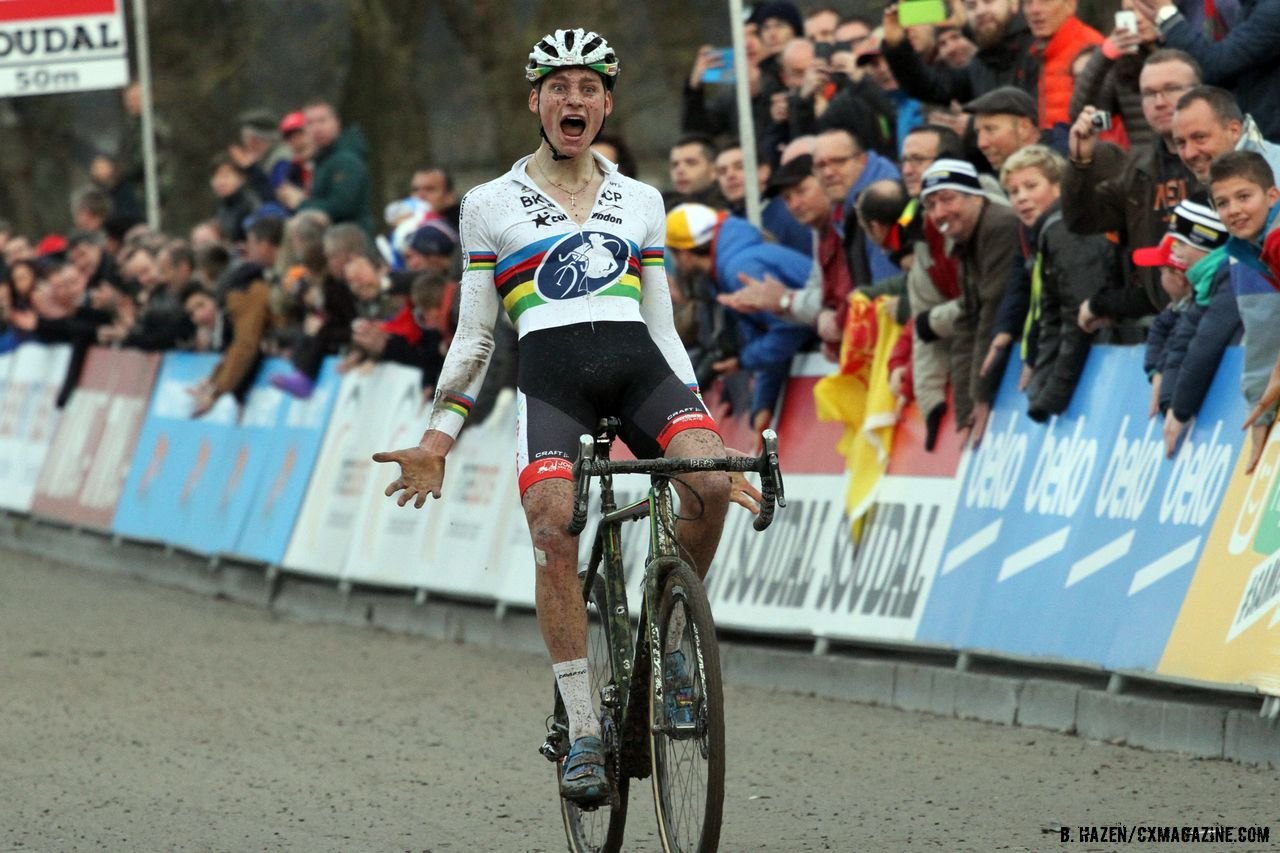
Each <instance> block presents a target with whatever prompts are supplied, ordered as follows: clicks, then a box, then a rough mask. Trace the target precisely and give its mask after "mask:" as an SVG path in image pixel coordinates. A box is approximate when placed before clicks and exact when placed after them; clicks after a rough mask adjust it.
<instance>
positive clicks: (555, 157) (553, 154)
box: [538, 125, 573, 162]
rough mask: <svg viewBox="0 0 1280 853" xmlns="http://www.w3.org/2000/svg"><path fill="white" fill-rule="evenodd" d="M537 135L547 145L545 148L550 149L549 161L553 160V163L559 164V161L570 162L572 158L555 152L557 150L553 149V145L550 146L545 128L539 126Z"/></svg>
mask: <svg viewBox="0 0 1280 853" xmlns="http://www.w3.org/2000/svg"><path fill="white" fill-rule="evenodd" d="M538 133H539V134H541V136H542V139H543V141H545V142H546V143H547V147H548V148H550V149H551V159H552V160H555V161H557V162H559V161H560V160H572V159H573V158H572V157H570V156H569V155H568V154H561V153H560V152H559V151H557V150H556V147H555V146H554V145H552V144H551V138H550V137H548V136H547V129H546V128H545V127H542V126H541V125H539V126H538Z"/></svg>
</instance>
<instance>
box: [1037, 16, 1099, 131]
mask: <svg viewBox="0 0 1280 853" xmlns="http://www.w3.org/2000/svg"><path fill="white" fill-rule="evenodd" d="M1101 43H1102V33H1100V32H1098V31H1097V30H1095V29H1094V28H1093V27H1091V26H1089V25H1088V24H1086V23H1085V22H1084V21H1082V20H1080V19H1079V18H1077V17H1076V16H1075V15H1072V16H1071V17H1069V18H1067V19H1066V20H1065V21H1063V22H1062V25H1061V26H1059V27H1058V30H1057V32H1055V33H1054V34H1053V35H1052V36H1051V37H1050V38H1049V41H1048V42H1046V43H1045V44H1044V45H1039V44H1037V45H1036V46H1035V47H1034V48H1033V50H1032V55H1035V56H1039V57H1040V58H1041V60H1042V61H1043V63H1044V64H1043V65H1042V66H1041V68H1040V83H1039V89H1038V98H1037V103H1038V104H1039V105H1040V129H1041V130H1049V129H1051V128H1052V127H1054V126H1055V125H1065V124H1067V123H1069V122H1070V121H1071V118H1070V110H1069V109H1068V107H1069V106H1070V104H1071V90H1072V88H1073V87H1074V86H1075V76H1074V75H1072V73H1071V63H1073V62H1075V61H1076V57H1077V56H1079V55H1080V51H1082V50H1084V49H1085V48H1086V47H1091V46H1093V45H1095V44H1101Z"/></svg>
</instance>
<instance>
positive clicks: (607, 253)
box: [533, 231, 631, 299]
mask: <svg viewBox="0 0 1280 853" xmlns="http://www.w3.org/2000/svg"><path fill="white" fill-rule="evenodd" d="M630 256H631V252H630V251H629V250H628V249H627V244H626V241H624V240H620V239H618V238H617V237H615V236H613V235H612V234H604V233H601V232H599V231H582V232H578V233H574V234H569V235H567V236H566V237H565V238H564V239H563V240H561V241H560V242H559V243H556V244H555V245H554V246H552V247H551V248H550V249H548V250H547V253H546V255H544V256H543V258H542V263H540V264H539V265H538V270H537V272H535V273H534V275H533V280H534V282H535V283H536V284H537V287H538V293H540V294H542V296H543V297H545V298H546V299H574V298H576V297H578V296H586V295H587V294H588V293H595V292H596V291H597V290H600V289H602V288H605V287H608V286H609V285H611V284H613V283H614V282H615V281H617V280H618V278H619V277H620V276H621V275H622V272H623V270H625V269H626V266H627V259H628V258H629V257H630Z"/></svg>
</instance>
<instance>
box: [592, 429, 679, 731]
mask: <svg viewBox="0 0 1280 853" xmlns="http://www.w3.org/2000/svg"><path fill="white" fill-rule="evenodd" d="M602 444H604V442H600V443H599V444H597V449H599V448H600V446H601V445H602ZM606 446H607V445H606ZM597 479H598V480H599V481H600V495H601V497H600V508H601V513H602V515H601V519H600V526H599V528H598V529H597V531H596V538H595V542H594V543H593V545H592V549H591V561H590V562H589V563H588V567H587V577H586V581H585V588H587V589H590V588H591V584H592V582H593V578H594V576H595V575H597V574H599V573H600V568H601V566H603V570H604V573H603V575H602V577H603V580H604V598H605V602H606V604H607V606H608V610H609V612H608V613H602V614H600V616H601V618H602V619H606V620H607V621H608V623H609V633H608V635H609V637H610V649H609V654H610V656H611V657H612V660H613V672H614V673H615V677H618V674H621V677H622V678H624V679H625V680H626V683H627V684H628V685H629V684H630V683H631V680H632V678H633V676H634V672H635V670H636V669H637V668H638V667H639V666H640V665H641V663H642V662H643V661H644V659H645V657H646V656H647V657H648V659H649V660H659V659H661V657H660V656H661V649H660V648H659V644H660V642H661V637H659V636H658V625H657V623H656V622H655V621H654V619H653V618H652V614H651V612H650V607H649V602H651V601H657V600H658V591H659V584H660V583H661V581H662V574H663V572H662V569H663V568H664V567H665V565H667V564H674V563H676V562H678V561H679V559H680V558H679V546H678V544H677V543H676V541H675V537H674V535H673V532H672V531H673V528H674V522H675V511H674V505H673V502H672V497H671V483H670V480H669V478H668V477H666V476H665V475H661V474H657V475H653V476H652V478H651V482H650V486H649V491H648V493H647V494H646V496H645V497H644V498H641V499H640V500H638V501H636V502H635V503H632V504H628V505H627V506H624V507H618V506H617V502H616V500H615V498H614V494H613V476H612V475H611V474H604V475H601V476H600V477H598V478H597ZM645 517H648V519H649V553H648V559H647V560H646V561H645V567H644V580H643V583H642V594H641V600H640V620H639V626H638V628H636V629H634V630H635V633H634V634H633V633H632V631H633V628H632V626H631V613H630V610H629V608H628V604H627V588H626V587H627V583H626V574H625V567H624V566H623V564H622V525H623V524H624V523H625V522H628V521H640V520H641V519H643V518H645ZM642 647H643V648H642ZM642 651H643V652H644V656H642V655H641V654H640V653H641V652H642ZM655 656H656V657H655ZM649 680H650V685H649V689H650V690H653V691H656V692H655V693H654V695H655V696H656V697H657V699H658V700H661V699H662V673H661V671H660V670H658V668H657V667H650V674H649ZM632 698H633V697H632V696H631V691H630V690H625V691H624V690H622V689H621V685H619V684H616V683H615V684H610V685H609V686H608V687H607V688H606V691H605V695H604V696H602V698H601V701H602V703H603V704H605V705H607V706H609V707H610V708H614V709H616V710H617V712H618V719H619V721H620V723H621V724H622V730H623V731H626V730H627V726H626V720H627V718H628V716H629V715H630V714H631V713H632V712H633V711H637V709H634V708H632V707H631V699H632ZM645 710H646V712H647V709H645ZM637 712H638V711H637Z"/></svg>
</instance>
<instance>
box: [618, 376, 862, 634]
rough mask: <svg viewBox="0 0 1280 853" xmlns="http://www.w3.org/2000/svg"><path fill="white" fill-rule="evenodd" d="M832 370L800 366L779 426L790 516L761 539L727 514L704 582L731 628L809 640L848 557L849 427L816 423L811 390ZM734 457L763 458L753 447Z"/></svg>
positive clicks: (742, 517)
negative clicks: (817, 612)
mask: <svg viewBox="0 0 1280 853" xmlns="http://www.w3.org/2000/svg"><path fill="white" fill-rule="evenodd" d="M831 369H832V365H831V364H830V363H829V362H827V361H825V360H824V359H822V357H821V356H820V355H816V354H814V355H810V356H807V357H802V358H799V359H797V360H796V363H795V365H794V367H793V370H792V377H791V379H790V380H789V381H788V383H787V387H786V393H785V394H784V396H783V400H782V406H781V408H780V409H779V411H778V416H777V418H776V419H775V423H776V426H775V429H776V430H777V432H778V457H779V462H780V464H781V467H782V476H783V481H784V483H785V485H786V492H787V506H786V508H785V509H779V510H778V512H777V514H776V515H775V516H774V521H773V524H772V526H770V527H769V528H768V529H767V530H765V531H764V532H763V533H760V532H757V531H756V530H755V528H753V527H752V526H751V525H752V521H753V520H754V516H752V515H751V514H750V513H748V512H746V511H744V510H743V509H741V508H740V507H738V506H736V505H730V507H729V513H728V516H727V518H726V519H725V528H724V536H723V537H722V538H721V541H720V550H719V552H718V554H717V556H716V561H715V566H714V567H713V569H712V572H711V574H710V575H708V577H707V595H708V597H709V598H710V599H711V606H712V609H713V610H714V611H715V614H716V621H717V622H718V623H720V624H722V625H724V626H726V627H733V628H739V629H742V630H750V631H779V632H783V633H789V634H806V635H807V634H809V633H811V631H812V627H813V608H814V602H815V601H816V600H817V598H818V596H819V595H820V591H821V589H822V588H823V585H824V584H826V583H829V582H830V580H831V576H832V573H833V571H835V569H836V565H837V563H836V560H837V559H838V555H839V554H841V553H844V552H845V551H847V546H848V543H849V520H848V516H847V514H846V512H845V494H846V493H847V491H848V483H849V476H850V475H849V474H847V473H846V471H845V464H846V463H845V458H844V456H843V454H841V453H840V452H839V451H838V450H837V445H838V444H839V442H840V440H841V437H842V436H843V435H844V431H845V425H844V424H843V423H822V422H819V421H818V419H817V413H816V408H815V402H814V396H813V389H814V386H815V385H816V384H817V382H818V381H819V379H820V377H822V376H823V375H825V374H826V373H828V372H830V370H831ZM737 449H738V450H741V451H743V452H745V453H755V452H757V450H758V448H757V447H756V446H755V442H754V441H753V443H752V444H751V445H747V446H744V447H738V448H737ZM642 487H643V484H641V488H642ZM640 532H641V531H636V533H640ZM637 538H639V539H640V540H643V539H644V536H643V535H640V536H638V537H637ZM641 545H642V546H643V541H642V542H641ZM640 561H641V562H643V553H641V556H640Z"/></svg>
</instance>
